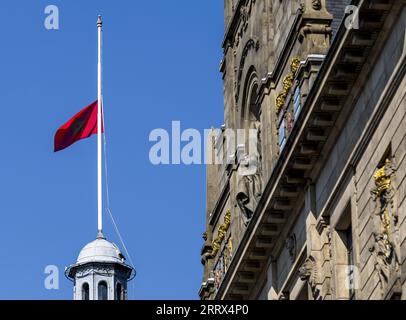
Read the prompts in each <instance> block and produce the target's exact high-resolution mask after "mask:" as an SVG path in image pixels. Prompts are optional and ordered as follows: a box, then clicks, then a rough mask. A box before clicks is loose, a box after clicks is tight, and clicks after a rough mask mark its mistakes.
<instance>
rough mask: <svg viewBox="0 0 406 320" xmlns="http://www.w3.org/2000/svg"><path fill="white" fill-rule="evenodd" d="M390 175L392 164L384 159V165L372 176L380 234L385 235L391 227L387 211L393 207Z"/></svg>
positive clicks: (391, 173)
mask: <svg viewBox="0 0 406 320" xmlns="http://www.w3.org/2000/svg"><path fill="white" fill-rule="evenodd" d="M392 175H393V168H392V163H391V161H390V160H389V159H386V160H385V164H384V165H383V166H382V167H381V168H378V170H377V171H376V172H375V174H374V180H375V186H376V187H375V189H373V190H372V194H373V195H374V197H375V200H378V199H379V202H378V203H379V208H378V214H379V215H380V217H381V223H382V233H384V234H387V235H389V232H390V225H391V223H390V214H389V210H390V209H391V207H392V205H393V191H392Z"/></svg>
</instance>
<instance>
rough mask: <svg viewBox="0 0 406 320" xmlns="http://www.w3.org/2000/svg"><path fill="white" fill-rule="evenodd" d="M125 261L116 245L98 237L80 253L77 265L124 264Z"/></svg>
mask: <svg viewBox="0 0 406 320" xmlns="http://www.w3.org/2000/svg"><path fill="white" fill-rule="evenodd" d="M124 259H125V258H124V256H123V255H122V253H121V252H120V250H119V249H118V247H117V246H116V245H115V244H114V243H111V242H109V241H107V240H106V239H104V238H102V237H98V238H97V239H96V240H94V241H92V242H90V243H88V244H87V245H86V246H84V248H83V249H82V250H81V251H80V253H79V256H78V260H77V264H85V263H89V262H110V263H124Z"/></svg>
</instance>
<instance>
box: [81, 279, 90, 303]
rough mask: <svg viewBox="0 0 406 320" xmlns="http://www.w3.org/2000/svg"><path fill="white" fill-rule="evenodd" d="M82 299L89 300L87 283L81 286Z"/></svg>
mask: <svg viewBox="0 0 406 320" xmlns="http://www.w3.org/2000/svg"><path fill="white" fill-rule="evenodd" d="M82 300H89V284H87V283H84V284H83V286H82Z"/></svg>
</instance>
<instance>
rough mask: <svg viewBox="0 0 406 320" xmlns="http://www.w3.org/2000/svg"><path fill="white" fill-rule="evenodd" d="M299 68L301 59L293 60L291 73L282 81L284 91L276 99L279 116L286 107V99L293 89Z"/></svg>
mask: <svg viewBox="0 0 406 320" xmlns="http://www.w3.org/2000/svg"><path fill="white" fill-rule="evenodd" d="M299 66H300V59H299V58H298V57H295V58H293V59H292V62H291V64H290V72H289V74H288V75H287V76H286V77H285V78H284V79H283V81H282V83H283V89H282V91H281V92H280V93H279V94H278V96H277V97H276V112H277V114H279V112H280V111H281V109H282V108H283V106H284V105H285V102H286V97H287V96H288V94H289V92H290V90H291V89H292V87H293V81H294V80H295V75H296V72H297V70H298V69H299Z"/></svg>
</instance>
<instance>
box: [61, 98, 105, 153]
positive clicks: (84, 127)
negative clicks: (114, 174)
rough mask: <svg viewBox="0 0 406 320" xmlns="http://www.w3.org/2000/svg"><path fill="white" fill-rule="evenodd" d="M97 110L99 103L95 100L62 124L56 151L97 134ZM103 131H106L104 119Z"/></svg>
mask: <svg viewBox="0 0 406 320" xmlns="http://www.w3.org/2000/svg"><path fill="white" fill-rule="evenodd" d="M97 111H98V103H97V101H95V102H93V103H92V104H90V105H88V106H87V107H86V108H84V109H82V110H81V111H79V112H78V113H77V114H76V115H75V116H73V117H72V118H71V119H70V120H69V121H68V122H66V123H65V124H64V125H62V126H61V127H60V128H59V129H58V131H57V132H56V134H55V143H54V152H58V151H61V150H63V149H65V148H67V147H69V146H71V145H72V144H74V143H75V142H76V141H79V140H81V139H86V138H89V137H90V136H91V135H93V134H97ZM102 132H104V128H103V121H102Z"/></svg>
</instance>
